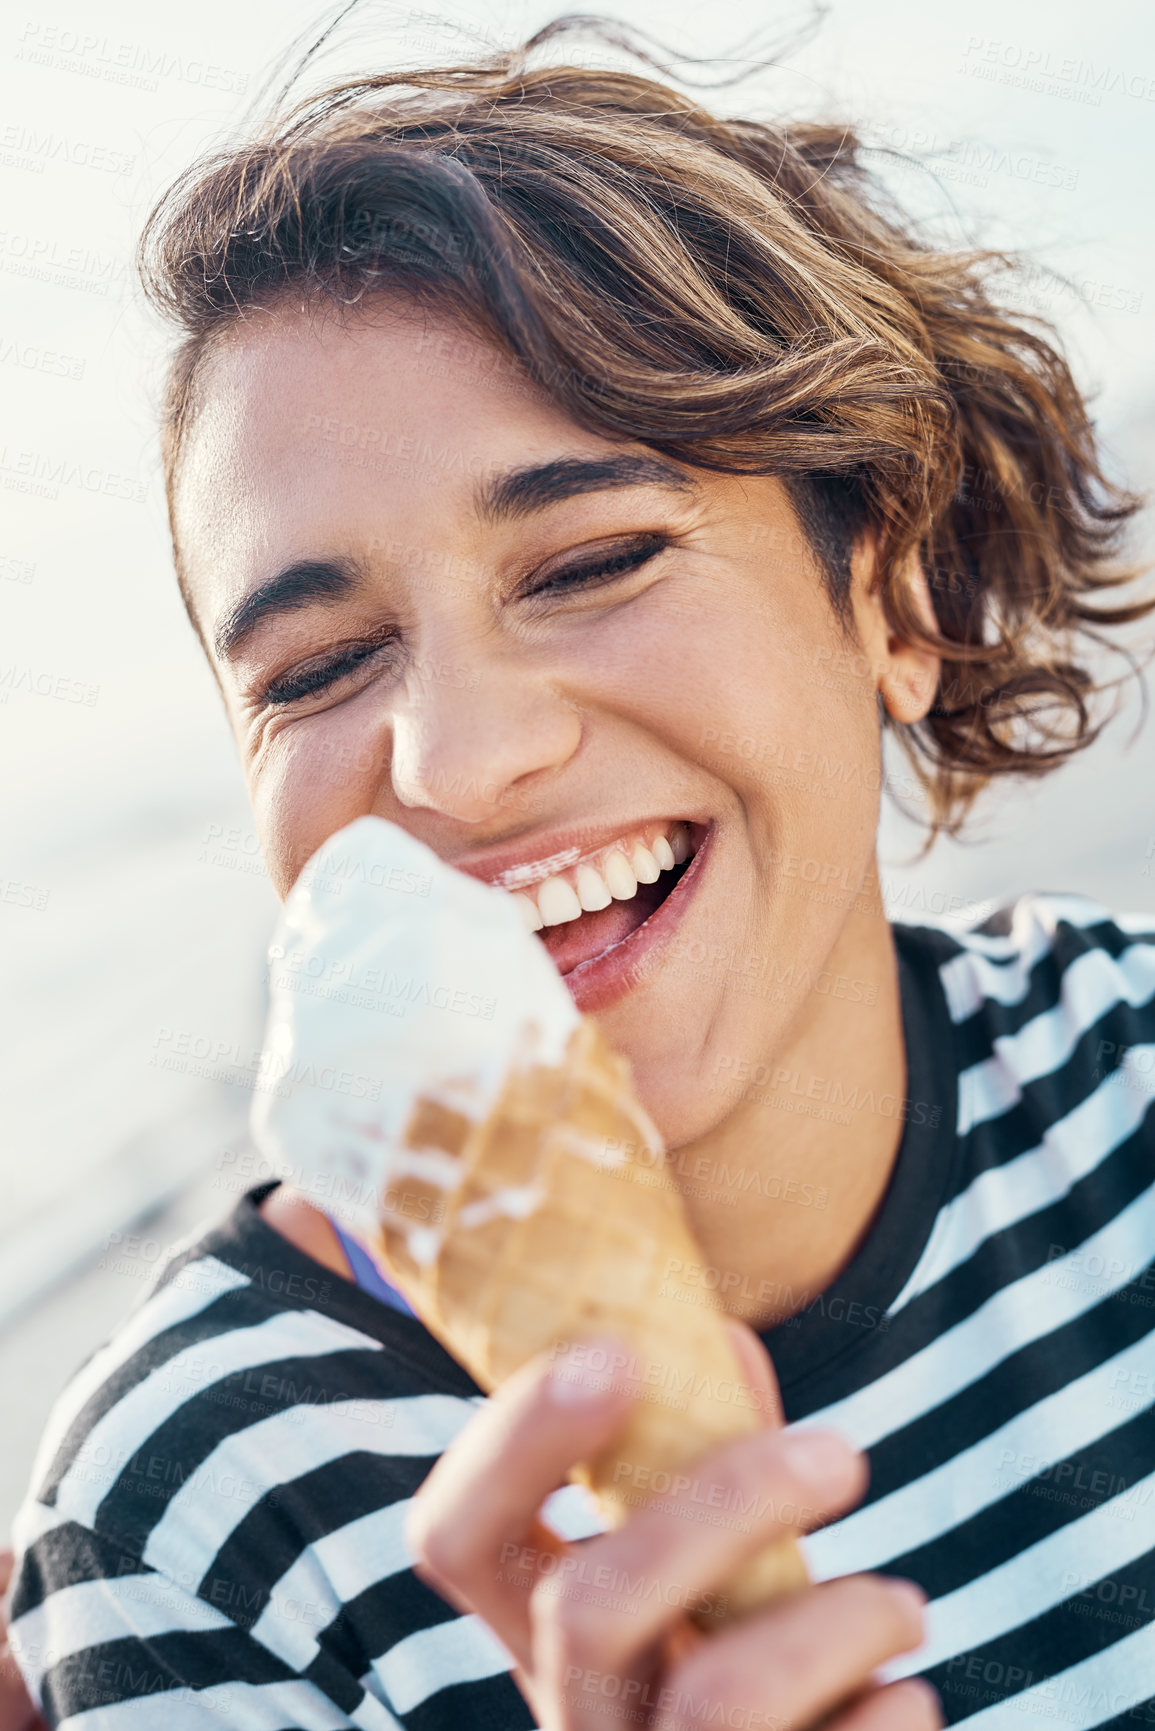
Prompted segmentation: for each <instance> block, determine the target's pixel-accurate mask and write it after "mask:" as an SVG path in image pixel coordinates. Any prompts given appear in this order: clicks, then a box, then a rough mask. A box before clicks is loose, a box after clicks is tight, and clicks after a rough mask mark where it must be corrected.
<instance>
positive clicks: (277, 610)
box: [213, 454, 696, 661]
mask: <svg viewBox="0 0 1155 1731" xmlns="http://www.w3.org/2000/svg"><path fill="white" fill-rule="evenodd" d="M618 487H667V488H672V489H674V490H675V491H677V492H681V493H693V492H695V491H696V488H695V485H694V483H693V481H692V480H691V479H690V477H689V475H687V474H686V473H685V471H684V470H682V469H680V468H678V467H677V466H676V465H675V464H674V463H672V462H668V461H666V460H665V459H664V458H662V457H659V456H629V455H626V454H622V455H621V456H616V457H559V458H557V459H556V460H555V461H554V462H551V463H535V464H531V465H529V466H527V467H525V468H520V469H509V470H507V471H506V472H505V473H504V474H501V475H495V476H492V477H491V478H490V479H489V480H487V481H484V482H482V483H481V484H480V485H479V486H478V487H477V488H476V489H475V492H474V504H475V506H476V508H477V511H478V514H479V516H481V517H482V518H484V519H486V520H488V521H489V522H491V523H500V522H509V521H512V520H515V519H517V518H519V517H528V516H531V515H532V514H533V512H535V511H543V510H545V508H546V507H547V506H549V505H556V504H558V503H559V502H560V501H561V500H563V499H572V498H575V497H577V495H578V494H581V493H597V492H605V491H608V490H609V489H611V488H618ZM364 575H365V573H364V571H363V570H362V568H361V566H360V565H358V564H357V563H356V562H355V561H354V560H352V559H343V558H332V559H329V558H326V559H298V560H294V561H293V563H292V564H291V565H286V566H285V568H284V569H283V570H281V571H278V572H277V573H276V575H275V576H273V577H270V578H268V579H267V581H266V582H264V583H260V584H258V585H257V587H256V588H255V589H253V590H250V592H249V593H248V594H247V595H245V596H243V597H242V598H241V600H240V601H238V602H237V604H236V605H235V606H234V607H232V608H231V609H230V610H229V611H228V612H227V613H226V614H225V616H224V618H223V619H222V620H221V621H220V623H219V624H218V625H217V628H216V630H215V631H214V633H213V648H214V650H215V651H216V654H217V657H218V659H219V660H221V661H225V660H228V658H229V657H230V656H232V655H234V654H235V653H236V651H237V649H238V648H239V647H240V645H241V644H242V643H243V642H244V640H245V639H246V638H247V637H250V636H251V635H252V633H253V632H254V631H255V630H256V628H257V626H258V625H260V624H262V623H263V622H264V621H265V620H266V619H272V618H276V617H278V616H279V615H282V614H285V613H297V612H300V611H301V610H302V609H303V608H306V607H312V606H316V605H318V604H320V605H325V604H326V603H334V602H337V601H342V600H344V599H345V598H346V597H347V596H348V595H350V594H351V593H352V591H353V590H355V589H356V588H357V587H358V586H359V585H360V584H361V583H362V582H363V580H364Z"/></svg>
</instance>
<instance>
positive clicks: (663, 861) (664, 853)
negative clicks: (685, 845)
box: [650, 835, 678, 872]
mask: <svg viewBox="0 0 1155 1731" xmlns="http://www.w3.org/2000/svg"><path fill="white" fill-rule="evenodd" d="M650 852H651V853H652V854H653V856H654V858H655V859H656V860H657V862H658V870H659V871H664V872H668V871H669V870H670V869H671V868H672V867H673V866H675V865H677V863H678V862H677V860H676V859H675V858H674V850H673V848H672V847H671V846H670V844H669V842H668V841H667V840H666V838H665V836H664V835H660V836H659V837H658V839H657V841H656V842H655V843H654V845H653V847H652V848H651V849H650Z"/></svg>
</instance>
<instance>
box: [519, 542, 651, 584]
mask: <svg viewBox="0 0 1155 1731" xmlns="http://www.w3.org/2000/svg"><path fill="white" fill-rule="evenodd" d="M668 546H669V537H668V536H666V535H656V534H651V535H644V536H642V537H641V539H640V540H638V539H635V540H634V541H632V542H631V543H630V544H629V545H628V546H626V547H622V548H619V549H618V550H617V551H616V552H613V553H602V554H599V555H598V556H597V557H596V558H589V559H581V560H575V561H574V563H573V564H572V565H565V566H563V567H562V569H561V570H560V571H555V572H554V573H553V574H552V575H551V576H550V577H548V578H546V580H545V581H544V582H543V583H539V584H538V585H537V586H536V587H535V588H533V589H530V590H529V591H527V593H528V595H530V596H531V597H532V596H538V595H561V594H564V593H565V592H566V591H567V590H570V589H584V588H596V587H597V585H598V584H600V583H611V582H612V581H613V580H614V578H615V577H625V576H628V575H629V573H630V572H632V571H638V570H640V569H641V567H642V566H643V565H645V564H647V563H648V562H649V561H650V560H651V559H653V558H654V557H655V555H656V554H658V553H660V552H661V551H662V550H663V548H665V547H668Z"/></svg>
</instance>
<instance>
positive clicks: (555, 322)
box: [140, 18, 1155, 833]
mask: <svg viewBox="0 0 1155 1731" xmlns="http://www.w3.org/2000/svg"><path fill="white" fill-rule="evenodd" d="M576 25H583V26H584V27H585V28H587V29H588V28H589V20H581V19H575V18H562V19H559V20H557V21H555V23H554V24H552V25H550V26H549V27H547V29H546V30H545V31H542V32H539V33H538V35H537V36H536V37H534V38H533V39H531V41H530V42H528V43H527V44H525V46H524V47H523V48H520V49H518V50H515V51H512V52H509V53H504V54H501V55H498V56H496V57H491V58H489V59H487V60H485V61H483V62H481V63H479V64H475V65H461V66H451V67H442V68H436V69H433V70H428V71H421V72H414V71H411V70H407V71H399V72H396V73H388V72H387V73H382V74H379V75H374V76H367V77H363V78H358V79H356V80H354V81H349V82H344V83H340V84H336V85H333V86H331V87H330V88H328V89H326V90H324V91H323V92H321V93H319V94H315V95H312V96H310V97H308V98H307V99H306V100H303V101H298V102H297V103H296V105H295V106H292V107H286V106H284V105H282V106H281V109H280V111H279V112H275V113H274V115H273V117H272V118H271V119H269V120H268V121H266V122H265V124H264V125H263V127H262V129H261V130H260V131H258V133H257V134H256V136H254V137H253V138H252V139H251V140H250V141H249V142H247V143H244V144H243V145H241V146H240V147H236V148H231V149H229V150H227V151H226V152H223V153H219V154H216V155H214V156H212V157H210V158H208V159H207V160H205V161H203V162H201V163H198V164H196V165H194V166H193V167H192V168H191V169H190V170H189V171H188V172H187V173H186V174H185V175H184V176H182V177H181V179H180V180H178V181H177V182H176V184H175V185H174V186H173V187H172V188H171V189H170V190H169V191H168V192H167V193H166V194H165V196H164V197H163V198H162V199H161V200H160V202H159V204H158V205H157V207H156V208H155V209H154V211H153V212H152V215H151V216H150V218H149V220H148V224H147V226H146V229H145V232H144V235H143V238H142V243H141V257H140V265H141V272H142V277H143V281H144V284H145V289H146V292H147V294H148V295H149V297H150V298H151V300H152V301H153V303H154V304H156V305H157V306H158V307H159V308H160V309H161V310H162V311H164V312H165V313H166V314H167V315H169V317H170V318H171V319H172V320H173V321H175V323H176V325H177V326H178V327H179V329H180V331H181V332H182V333H183V340H182V341H181V343H180V346H179V348H178V349H177V351H176V353H175V356H174V359H173V362H172V366H171V370H170V374H169V379H168V387H167V393H166V400H165V406H164V416H163V445H164V463H165V473H166V480H167V485H168V490H169V505H170V517H171V512H172V502H173V489H174V482H175V477H176V475H177V471H178V465H179V458H180V453H181V448H182V441H183V438H184V435H185V432H186V429H187V427H188V424H189V421H190V417H191V415H192V413H193V412H194V410H195V402H196V384H197V376H198V368H199V366H200V363H201V361H202V359H203V358H204V356H205V355H206V353H207V352H209V351H210V349H211V347H212V345H213V343H214V340H215V339H216V338H217V337H218V336H220V335H221V334H222V333H225V332H227V331H229V330H231V329H232V328H234V327H236V325H237V324H238V323H239V322H241V321H243V320H244V319H245V318H246V317H247V316H249V315H251V314H252V313H254V312H255V311H257V310H264V309H267V308H269V307H275V306H276V305H277V304H278V302H279V300H280V299H281V297H284V296H287V295H289V294H291V295H292V297H293V300H294V303H295V304H300V303H301V302H302V300H303V299H304V300H305V301H308V302H313V301H323V302H326V303H329V304H336V305H338V306H341V307H356V306H358V305H360V304H362V303H364V302H367V301H368V300H370V299H371V297H372V296H373V295H375V294H380V293H396V292H398V291H400V292H403V293H404V294H406V295H410V296H415V297H416V298H417V299H418V301H419V302H422V303H426V304H428V305H430V306H435V307H437V308H439V309H441V310H443V311H445V312H448V313H449V314H451V315H452V316H455V317H457V318H459V319H460V320H461V321H462V322H463V323H464V324H465V325H466V326H467V327H468V328H469V329H470V330H472V331H473V332H474V333H475V334H478V335H480V336H482V337H483V338H485V339H486V340H488V341H490V342H491V343H493V344H495V345H497V346H498V348H499V349H500V350H502V351H504V352H505V353H506V354H507V355H509V356H512V357H514V358H515V359H516V361H517V362H519V363H520V364H521V366H522V368H523V369H524V371H525V374H526V375H527V376H528V378H529V379H531V380H533V381H534V382H535V384H537V385H539V386H540V387H542V388H543V389H544V390H545V391H547V392H548V393H549V395H550V397H551V398H552V399H553V400H554V401H555V402H556V403H557V404H558V405H559V406H560V407H561V408H563V409H564V410H565V411H566V412H568V413H569V415H570V416H571V417H572V418H573V419H574V420H575V421H576V422H578V423H580V424H581V425H582V426H584V427H586V428H589V429H591V430H594V431H596V432H598V433H601V434H604V435H608V436H610V437H617V438H625V439H632V440H640V441H642V442H644V443H645V444H648V445H650V446H651V447H653V448H654V449H656V450H658V451H662V452H665V453H667V454H669V455H670V456H672V457H674V458H676V459H680V460H681V461H683V462H685V463H688V464H693V465H696V466H698V467H700V468H705V469H713V470H718V471H723V472H728V473H745V474H773V475H777V476H779V477H781V478H782V480H783V483H784V485H785V486H786V488H787V490H788V493H789V495H790V498H791V500H792V503H793V505H794V508H795V511H796V513H797V515H798V517H799V519H800V522H801V525H802V527H803V529H804V531H805V533H806V535H807V538H808V540H809V543H810V545H811V546H812V548H813V549H814V552H815V554H816V557H817V562H818V565H819V568H820V570H821V572H822V576H823V580H824V582H825V585H826V587H827V590H828V593H829V597H830V601H831V604H832V606H833V607H834V609H835V612H836V614H837V615H838V616H839V618H840V619H841V621H842V625H843V629H844V630H845V631H846V633H847V634H848V636H850V637H852V636H853V626H852V621H851V618H850V613H849V605H848V593H849V583H850V558H851V553H852V550H853V547H854V546H855V544H856V543H857V541H858V539H859V537H860V536H862V535H863V534H869V535H870V536H871V537H872V539H873V542H874V544H875V546H876V548H877V550H878V556H879V558H880V561H881V570H882V573H883V594H884V599H885V605H886V609H887V613H888V617H889V620H890V622H891V624H892V626H893V628H894V629H895V630H896V631H897V632H899V633H900V634H901V635H902V636H904V637H905V638H906V639H907V640H909V641H911V642H915V643H919V644H922V645H924V646H926V647H928V648H930V649H932V650H934V651H935V652H936V653H938V654H939V655H940V656H941V657H942V674H941V679H940V684H939V689H938V692H937V695H936V701H935V704H934V707H933V709H932V710H931V712H930V714H929V715H928V716H927V718H926V719H925V721H923V722H921V723H920V724H918V725H917V726H915V727H901V726H900V727H898V728H897V729H896V731H897V732H898V734H899V736H900V738H901V740H902V743H903V745H904V747H905V749H906V751H907V753H908V755H909V757H910V759H911V762H912V764H913V766H914V768H915V770H916V772H917V773H918V775H919V777H920V780H921V781H922V784H923V786H924V788H925V789H926V792H927V796H928V806H929V813H930V822H931V827H932V833H933V832H934V831H937V830H938V829H941V828H945V829H948V830H957V829H958V827H959V826H960V824H961V822H962V819H963V817H964V816H965V814H966V812H967V811H968V809H969V808H970V805H971V804H972V802H973V800H974V798H975V796H976V794H977V793H978V792H979V790H980V789H981V788H982V787H983V786H984V784H985V783H986V782H988V781H989V780H990V778H992V777H994V776H998V775H1004V774H1015V773H1017V774H1028V775H1038V774H1042V773H1044V772H1045V771H1047V770H1048V769H1050V768H1052V767H1054V766H1055V765H1057V764H1059V763H1061V762H1062V761H1064V760H1065V759H1066V758H1068V757H1070V756H1071V755H1072V754H1073V753H1074V752H1076V751H1078V750H1079V749H1081V748H1082V747H1083V746H1085V745H1087V744H1088V743H1089V742H1090V741H1091V739H1093V738H1094V737H1095V735H1096V734H1097V732H1098V731H1099V728H1100V727H1101V725H1102V720H1101V719H1098V718H1097V717H1096V714H1095V713H1094V708H1093V702H1092V700H1093V699H1095V698H1096V697H1097V696H1098V695H1099V694H1101V693H1102V692H1103V691H1104V690H1105V689H1107V687H1106V686H1105V685H1103V684H1100V683H1099V680H1098V679H1097V676H1096V674H1095V673H1094V672H1093V671H1092V663H1093V662H1094V661H1095V660H1096V656H1097V652H1098V651H1099V650H1100V649H1101V648H1102V647H1103V646H1104V645H1106V644H1108V643H1109V639H1108V638H1107V637H1106V636H1105V635H1104V631H1105V628H1116V627H1119V626H1122V625H1125V624H1127V623H1129V622H1131V621H1133V620H1136V619H1139V618H1140V617H1142V616H1144V615H1145V614H1146V613H1148V612H1149V611H1150V610H1151V609H1152V608H1153V607H1155V599H1145V598H1138V599H1132V600H1130V601H1123V600H1118V601H1117V603H1116V604H1115V605H1113V606H1108V605H1104V604H1102V598H1101V592H1103V591H1108V590H1112V589H1114V588H1116V587H1117V586H1119V585H1121V584H1124V583H1128V582H1130V581H1132V580H1133V578H1134V577H1135V575H1136V572H1135V570H1134V568H1132V567H1130V566H1127V565H1125V564H1123V563H1121V562H1120V561H1119V559H1118V553H1119V544H1120V539H1121V536H1122V532H1123V530H1124V528H1125V526H1126V524H1127V522H1128V519H1129V518H1130V517H1131V515H1132V514H1133V513H1134V512H1135V511H1136V509H1137V508H1138V505H1139V503H1140V501H1139V500H1138V499H1136V498H1135V496H1133V495H1132V494H1130V493H1127V492H1124V491H1123V490H1121V489H1120V488H1119V487H1118V486H1116V485H1115V484H1114V483H1113V482H1111V481H1110V480H1109V479H1108V478H1107V476H1106V475H1105V473H1104V471H1103V467H1102V463H1101V458H1100V455H1099V452H1098V450H1097V446H1096V438H1095V433H1094V429H1093V426H1092V424H1091V421H1090V419H1089V416H1088V412H1087V408H1086V405H1085V403H1084V401H1083V399H1082V396H1081V394H1080V392H1079V390H1078V388H1077V386H1076V384H1075V382H1074V380H1073V378H1072V376H1071V373H1070V371H1069V369H1068V366H1067V364H1066V362H1065V360H1064V359H1063V357H1062V355H1061V353H1060V351H1059V348H1058V345H1057V342H1056V340H1055V338H1054V333H1053V331H1051V329H1050V327H1049V326H1047V325H1046V324H1045V323H1043V321H1041V320H1037V319H1032V318H1030V317H1028V316H1026V315H1023V314H1017V315H1012V314H1010V313H1008V312H1007V311H1006V310H1005V309H1004V308H1003V307H1002V306H1001V305H1000V302H999V300H998V297H997V295H996V292H995V281H996V279H997V278H999V277H1000V276H1001V275H1002V273H1004V272H1005V271H1006V270H1007V269H1008V268H1010V267H1011V263H1012V261H1010V260H1008V259H1007V258H1006V257H1005V256H1004V255H1002V254H998V253H990V252H978V251H968V252H958V251H953V252H946V251H942V250H938V249H936V248H935V247H934V246H933V245H931V244H929V243H928V242H926V241H925V240H924V239H922V238H920V237H919V235H918V234H916V233H915V231H914V227H913V225H912V224H910V223H907V222H904V221H903V219H902V218H901V217H900V216H898V215H896V214H895V213H894V212H893V211H892V210H891V209H890V207H889V205H888V203H887V201H886V199H885V197H884V196H883V193H882V190H881V188H880V187H879V186H878V185H877V183H876V181H875V180H874V178H873V177H872V175H871V174H870V173H869V172H868V170H867V169H866V167H865V166H864V164H863V161H862V146H861V144H860V141H859V140H858V138H857V137H856V136H855V134H854V133H853V132H852V131H850V130H848V129H846V128H844V127H841V126H831V125H816V124H801V123H799V124H783V125H765V124H761V123H755V122H754V121H750V120H741V119H720V118H717V117H715V116H714V115H713V114H711V113H708V112H707V111H706V110H705V109H704V108H703V107H701V106H700V105H699V103H698V102H697V101H695V100H694V99H692V98H691V97H689V96H687V95H684V94H681V93H679V92H678V91H676V90H674V89H672V88H670V87H668V86H667V85H666V84H665V83H662V82H657V81H655V80H654V79H652V78H650V77H642V76H634V75H631V74H625V73H621V72H616V71H605V70H602V71H599V70H589V69H586V68H579V67H577V66H572V65H564V66H560V67H558V66H551V67H545V68H537V69H534V68H532V67H531V66H530V64H529V57H530V54H531V51H532V50H533V49H535V48H537V47H538V46H540V45H541V44H542V43H543V42H544V41H546V40H548V39H549V38H551V37H554V36H556V35H558V34H560V33H563V32H565V31H566V30H568V29H571V28H573V27H574V26H576ZM614 39H615V40H618V41H620V35H619V34H618V33H614ZM638 55H639V58H640V59H643V60H645V59H647V58H648V56H647V55H646V54H645V53H643V52H641V51H640V50H639V51H638ZM916 556H917V559H920V560H921V563H922V568H923V571H924V572H925V575H926V577H927V580H928V583H929V587H930V594H931V598H932V601H933V605H934V611H935V617H936V629H934V630H931V629H930V628H929V627H928V626H927V624H925V623H924V621H923V619H922V618H921V617H920V614H919V611H918V608H917V603H916V600H915V597H914V593H913V589H912V576H913V573H914V571H915V570H916V569H917V566H916ZM177 564H178V570H179V568H180V554H179V549H177ZM186 599H187V597H186ZM1096 603H1099V604H1098V605H1096ZM190 611H191V609H190ZM1124 653H1126V652H1125V651H1124Z"/></svg>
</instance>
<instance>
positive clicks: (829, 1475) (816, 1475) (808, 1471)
mask: <svg viewBox="0 0 1155 1731" xmlns="http://www.w3.org/2000/svg"><path fill="white" fill-rule="evenodd" d="M779 1447H780V1448H781V1450H782V1452H783V1454H784V1455H785V1458H786V1464H787V1466H788V1467H789V1468H790V1471H791V1472H792V1473H794V1474H795V1475H796V1476H797V1477H798V1478H800V1479H801V1480H802V1482H803V1483H804V1484H806V1485H808V1486H809V1487H810V1489H811V1490H813V1491H815V1492H818V1493H820V1494H822V1495H824V1496H837V1495H838V1493H839V1492H840V1491H842V1490H846V1489H848V1488H849V1487H850V1485H851V1484H853V1482H854V1479H855V1476H856V1471H857V1467H856V1463H857V1462H858V1460H859V1459H860V1458H861V1457H860V1454H859V1451H858V1450H857V1449H856V1448H855V1447H854V1445H853V1443H850V1442H847V1440H846V1438H845V1437H842V1436H839V1434H838V1432H837V1431H833V1430H799V1431H788V1432H787V1433H786V1435H785V1436H782V1435H780V1436H779Z"/></svg>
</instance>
